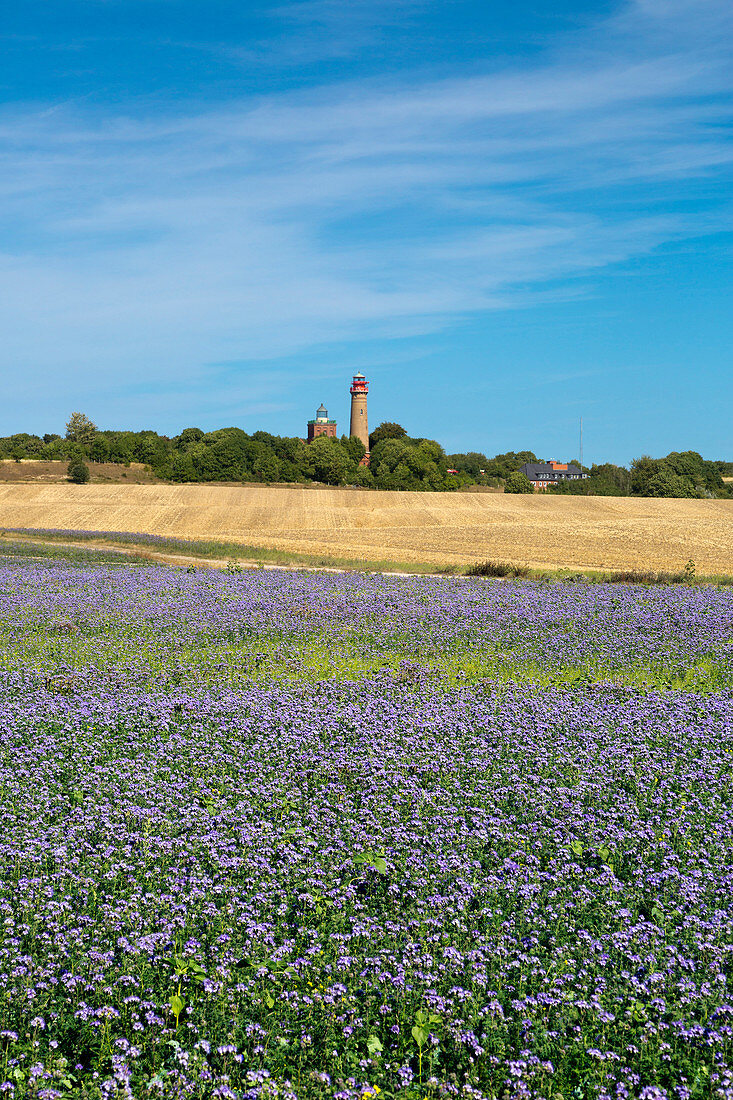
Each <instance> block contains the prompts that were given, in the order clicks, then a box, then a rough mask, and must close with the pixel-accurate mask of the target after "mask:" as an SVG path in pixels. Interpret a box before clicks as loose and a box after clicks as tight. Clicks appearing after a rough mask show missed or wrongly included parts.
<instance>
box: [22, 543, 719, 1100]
mask: <svg viewBox="0 0 733 1100" xmlns="http://www.w3.org/2000/svg"><path fill="white" fill-rule="evenodd" d="M732 632H733V595H731V594H730V593H728V592H721V591H718V590H714V589H696V588H694V589H681V588H677V589H654V590H646V589H641V588H630V589H624V590H617V589H610V588H605V587H604V588H601V587H595V586H594V587H582V588H581V587H580V586H577V585H564V586H563V585H542V584H536V583H531V582H515V583H514V582H513V583H507V582H500V581H490V580H478V581H473V580H467V579H466V580H463V579H461V580H455V579H451V578H445V579H440V578H415V579H397V578H380V577H373V576H333V575H316V574H305V573H297V574H278V575H273V574H270V573H247V574H241V575H236V576H227V575H222V574H214V573H209V572H204V571H199V572H197V573H194V574H189V573H185V572H183V571H179V570H172V569H164V568H149V569H148V568H146V569H129V570H121V569H106V568H102V567H84V568H74V569H72V568H68V567H66V566H61V565H57V564H56V565H44V566H40V565H31V564H28V563H25V564H17V565H11V566H7V567H5V568H3V569H1V570H0V637H2V639H3V643H4V646H3V654H4V655H3V671H2V672H0V791H1V792H2V796H1V797H0V824H1V828H0V863H1V864H2V876H1V878H0V929H1V930H2V932H1V934H0V1089H1V1090H2V1091H3V1092H4V1093H5V1094H6V1095H9V1096H17V1097H39V1098H40V1100H47V1098H48V1100H55V1098H57V1097H62V1096H79V1097H82V1096H83V1097H88V1098H92V1097H94V1098H97V1097H100V1098H101V1097H104V1098H105V1100H107V1098H109V1100H112V1098H118V1097H128V1098H130V1097H135V1098H136V1100H137V1098H138V1097H146V1098H147V1097H173V1096H175V1097H227V1098H229V1097H231V1098H237V1100H249V1098H252V1100H259V1098H262V1100H266V1098H272V1097H283V1098H288V1100H289V1098H293V1097H295V1098H301V1097H332V1096H333V1097H339V1098H343V1100H357V1098H363V1097H366V1098H369V1100H375V1098H377V1097H379V1098H380V1100H384V1098H391V1097H401V1098H405V1100H407V1098H409V1097H417V1096H426V1097H463V1098H467V1100H468V1098H475V1100H499V1098H502V1100H515V1098H516V1100H519V1098H522V1100H545V1098H549V1097H554V1098H560V1097H562V1098H563V1100H570V1098H571V1097H572V1098H577V1100H624V1098H631V1097H633V1098H638V1100H688V1098H690V1100H693V1098H695V1097H699V1098H703V1097H714V1098H716V1100H731V1098H733V991H731V990H730V989H729V983H730V982H731V980H733V979H732V978H731V974H732V968H733V902H731V888H732V886H733V767H732V765H731V758H732V756H733V696H732V695H731V692H730V690H729V689H728V687H727V686H725V684H726V677H727V678H728V679H727V683H729V682H730V680H729V670H730V659H729V652H730V643H731V634H732ZM594 647H595V648H594ZM487 650H490V651H491V653H493V654H506V655H508V659H509V660H510V662H511V665H510V667H511V668H512V669H513V670H514V678H513V680H511V681H510V680H507V678H506V677H503V678H502V677H493V678H492V677H488V676H481V677H478V678H477V677H475V676H473V675H472V670H475V669H476V668H478V667H483V666H481V660H482V656H483V654H484V653H485V652H486V651H487ZM316 654H318V655H320V660H321V665H322V666H323V670H325V674H324V675H321V676H320V677H316V676H305V675H300V674H299V671H298V670H299V668H300V669H301V671H302V669H303V668H306V669H309V670H310V671H311V672H313V670H314V669H316V667H317V666H316V663H315V656H314V655H316ZM258 655H262V656H263V660H262V661H258V660H257V659H256V658H257V656H258ZM324 655H325V656H324ZM380 655H381V657H380ZM54 661H55V662H56V664H55V665H54V663H53V662H54ZM339 661H342V663H339ZM380 661H381V663H380ZM298 662H301V664H300V666H299V665H298ZM634 664H636V665H640V664H643V665H644V667H648V668H651V669H653V668H656V667H658V666H660V665H662V664H664V665H665V667H667V668H672V667H675V668H677V667H679V668H680V669H683V670H689V669H690V668H692V667H693V665H694V666H695V667H699V666H700V665H701V664H705V666H706V667H707V668H709V669H711V670H714V675H713V672H711V683H710V684H709V685H708V688H707V689H706V690H705V691H704V692H702V691H699V690H698V691H691V690H679V689H673V688H672V687H671V686H670V685H669V684H668V683H663V684H661V685H660V684H657V686H654V687H647V688H645V689H644V690H640V688H639V687H638V686H636V687H632V686H630V685H628V684H625V683H623V682H621V680H620V679H617V681H616V682H614V675H613V673H614V670H623V668H625V667H627V666H629V665H634ZM326 666H327V667H326ZM544 666H549V667H550V668H551V669H553V670H555V671H556V672H557V671H558V670H561V669H564V668H569V667H573V668H582V669H584V670H585V675H584V676H582V677H575V678H572V679H569V680H567V681H565V682H562V680H561V679H560V678H558V677H555V679H554V681H553V682H549V683H548V682H541V681H540V679H538V677H537V675H536V673H537V670H538V669H539V668H541V667H544ZM523 667H524V668H526V669H530V671H533V675H532V676H529V675H528V676H527V677H526V678H525V682H522V679H523V678H522V676H521V675H520V673H521V670H522V668H523ZM448 668H450V669H452V673H453V674H452V675H451V676H448V675H445V671H446V669H448ZM235 669H236V670H237V671H238V674H237V675H236V676H234V675H233V670H235ZM283 669H285V670H286V671H288V673H289V674H288V675H287V676H283V675H281V673H282V671H283ZM461 670H463V671H464V672H465V673H466V682H460V680H459V679H458V678H457V675H456V672H457V671H461ZM594 670H595V671H596V672H597V673H598V677H597V678H595V679H594V675H591V673H593V671H594ZM355 672H356V673H358V674H354V673H355ZM716 677H717V680H716ZM470 681H472V682H470ZM718 682H719V683H720V684H723V685H724V686H723V687H722V688H721V689H720V690H715V688H716V683H718Z"/></svg>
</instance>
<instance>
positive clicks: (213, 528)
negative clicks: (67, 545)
mask: <svg viewBox="0 0 733 1100" xmlns="http://www.w3.org/2000/svg"><path fill="white" fill-rule="evenodd" d="M0 527H6V528H7V527H36V528H38V527H40V528H49V527H54V528H59V527H62V528H71V529H76V530H87V531H88V530H96V531H140V532H145V533H150V534H157V535H168V536H177V537H182V538H190V539H219V540H222V541H231V542H239V543H242V544H243V545H250V546H251V545H256V546H263V547H268V548H270V549H277V550H282V551H288V552H296V553H298V552H299V553H309V554H324V555H329V554H330V555H333V556H340V557H349V558H353V559H361V560H364V561H375V560H382V559H390V560H392V561H403V562H415V563H417V562H422V563H425V562H430V563H435V564H436V565H451V564H453V565H462V564H466V563H470V562H475V561H477V560H480V559H484V558H497V559H502V560H506V561H512V562H517V563H523V564H527V565H529V566H532V567H534V568H563V567H570V568H584V569H624V568H652V569H663V570H679V569H681V568H682V567H683V566H684V564H685V562H686V561H688V559H690V558H692V559H693V560H694V561H695V562H696V564H697V569H698V572H701V573H711V574H712V573H727V574H733V501H724V500H656V499H640V498H624V497H550V496H540V495H535V496H509V495H504V494H473V493H471V494H468V493H467V494H455V493H387V492H367V491H356V490H349V489H321V490H317V489H308V488H283V487H278V488H267V487H265V486H262V487H240V486H217V485H165V484H158V485H39V484H35V485H29V484H5V485H0Z"/></svg>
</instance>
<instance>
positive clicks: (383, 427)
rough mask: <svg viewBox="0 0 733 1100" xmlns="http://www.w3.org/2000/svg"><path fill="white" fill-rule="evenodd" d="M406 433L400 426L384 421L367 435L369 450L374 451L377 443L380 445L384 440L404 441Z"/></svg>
mask: <svg viewBox="0 0 733 1100" xmlns="http://www.w3.org/2000/svg"><path fill="white" fill-rule="evenodd" d="M406 438H407V432H406V431H405V429H404V428H403V427H402V425H401V424H395V423H394V422H392V421H390V420H385V421H384V422H383V423H382V424H380V425H379V426H378V427H377V428H375V429H374V431H373V432H370V433H369V450H370V452H371V451H373V450H374V448H375V447H376V445H377V443H381V442H382V441H383V440H385V439H406Z"/></svg>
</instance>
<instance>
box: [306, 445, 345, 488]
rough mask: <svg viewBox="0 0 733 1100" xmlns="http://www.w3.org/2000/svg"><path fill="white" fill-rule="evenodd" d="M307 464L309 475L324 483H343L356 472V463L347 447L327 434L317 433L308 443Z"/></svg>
mask: <svg viewBox="0 0 733 1100" xmlns="http://www.w3.org/2000/svg"><path fill="white" fill-rule="evenodd" d="M308 466H309V470H310V473H311V476H312V477H313V478H314V479H315V480H316V481H323V482H325V483H326V485H343V484H344V483H345V482H350V481H352V480H353V478H354V476H355V474H356V463H355V462H354V460H353V459H352V457H351V455H350V454H349V451H348V450H347V448H346V447H344V446H343V444H341V443H339V441H338V439H332V438H329V436H327V435H319V436H318V438H317V439H314V440H313V442H312V443H311V444H310V446H309V448H308Z"/></svg>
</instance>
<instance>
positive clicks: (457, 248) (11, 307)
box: [0, 0, 733, 462]
mask: <svg viewBox="0 0 733 1100" xmlns="http://www.w3.org/2000/svg"><path fill="white" fill-rule="evenodd" d="M41 15H42V18H41ZM732 43H733V5H731V4H730V2H729V0H631V2H627V3H591V2H587V3H582V2H579V3H572V2H563V0H557V2H555V3H553V4H550V3H547V2H546V0H543V2H540V0H535V2H528V0H514V2H512V3H509V2H505V0H493V2H492V3H486V0H480V2H474V0H293V2H288V0H284V2H279V3H278V2H274V3H273V2H267V0H257V2H252V3H246V2H242V0H207V2H206V3H204V2H203V0H45V2H44V4H43V5H42V8H41V7H39V5H34V4H21V3H15V4H11V5H6V8H5V9H4V11H3V14H2V16H0V49H2V55H3V56H2V64H1V65H0V96H1V105H0V158H1V160H0V197H1V200H2V201H0V369H1V371H2V379H3V399H2V401H0V434H6V433H9V432H12V431H19V430H25V431H37V432H44V431H54V430H55V431H61V430H63V423H64V421H65V420H66V418H67V417H68V415H69V413H70V412H71V411H72V410H74V409H81V410H83V411H85V412H86V413H88V414H89V415H90V416H91V417H92V418H93V419H94V420H95V421H96V422H97V423H98V424H99V425H100V426H101V427H128V428H136V429H137V428H145V427H152V428H155V429H157V430H159V431H163V432H167V433H169V434H174V433H176V432H178V431H180V430H181V428H183V427H186V426H189V425H198V426H200V427H202V428H204V429H211V428H215V427H221V426H225V425H229V424H237V425H239V426H240V427H242V428H244V429H245V430H246V431H254V430H256V429H257V428H263V429H266V430H268V431H272V432H275V433H278V434H284V435H298V434H303V433H304V431H305V421H306V420H307V419H308V418H309V417H311V416H312V415H313V412H314V410H315V408H316V406H317V405H318V404H319V403H320V402H321V401H324V402H325V404H326V405H327V407H328V409H329V413H330V414H331V415H332V416H335V417H336V418H337V419H338V421H339V424H340V426H343V427H344V429H345V428H346V427H347V422H348V384H349V379H350V376H351V374H352V373H353V372H354V371H356V370H362V371H364V372H365V373H366V374H367V377H368V378H369V379H370V381H371V383H372V385H371V392H370V420H371V422H372V423H373V424H376V423H378V422H379V421H381V420H398V421H400V422H401V423H403V424H404V425H405V427H406V428H407V429H408V431H409V432H410V433H411V434H414V435H424V436H430V437H433V438H437V439H439V440H440V441H441V442H442V443H443V444H444V446H445V447H446V449H447V450H448V451H453V450H481V451H485V452H487V453H488V454H494V453H496V452H502V451H506V450H519V449H524V448H531V449H533V450H534V451H535V452H536V453H537V454H538V455H539V456H540V457H544V458H549V457H572V456H574V455H575V454H576V453H577V449H578V447H577V438H578V420H579V417H580V416H581V415H582V416H583V419H584V440H585V458H586V460H587V461H606V460H610V461H617V462H628V461H629V460H630V459H631V458H632V457H633V456H635V455H638V454H641V453H644V452H647V453H651V454H655V455H658V454H663V453H667V452H668V451H669V450H673V449H675V450H682V449H688V448H692V449H695V450H699V451H701V452H702V453H703V454H705V455H706V456H708V457H726V458H731V459H733V430H732V428H731V425H732V424H733V418H732V417H731V402H732V399H733V361H732V356H731V346H732V343H733V340H732V337H733V310H732V309H731V301H732V299H733V296H732V295H731V270H732V268H733V263H732V262H731V252H730V243H731V229H732V228H733V217H732V215H733V192H732V191H731V180H732V178H733V139H732V138H731V132H730V123H731V116H732V115H733V109H732V103H733V100H732V98H731V93H732V92H733V47H732Z"/></svg>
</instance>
